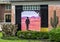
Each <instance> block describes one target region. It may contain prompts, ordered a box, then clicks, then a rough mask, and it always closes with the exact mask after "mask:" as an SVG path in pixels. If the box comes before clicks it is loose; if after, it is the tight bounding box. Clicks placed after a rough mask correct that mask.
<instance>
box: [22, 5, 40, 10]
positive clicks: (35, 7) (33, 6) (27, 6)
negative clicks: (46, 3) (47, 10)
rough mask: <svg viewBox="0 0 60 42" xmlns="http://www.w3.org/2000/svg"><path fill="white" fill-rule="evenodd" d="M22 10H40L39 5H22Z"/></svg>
mask: <svg viewBox="0 0 60 42" xmlns="http://www.w3.org/2000/svg"><path fill="white" fill-rule="evenodd" d="M23 10H40V5H23Z"/></svg>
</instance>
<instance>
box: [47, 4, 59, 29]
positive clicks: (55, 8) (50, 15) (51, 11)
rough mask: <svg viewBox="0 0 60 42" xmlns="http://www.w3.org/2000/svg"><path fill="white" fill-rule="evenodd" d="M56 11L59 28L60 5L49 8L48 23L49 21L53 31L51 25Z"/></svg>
mask: <svg viewBox="0 0 60 42" xmlns="http://www.w3.org/2000/svg"><path fill="white" fill-rule="evenodd" d="M54 10H56V15H57V16H58V17H59V23H58V26H59V25H60V5H49V7H48V14H49V15H48V21H49V23H48V24H49V28H50V29H51V28H52V27H51V24H50V19H51V17H53V15H54Z"/></svg>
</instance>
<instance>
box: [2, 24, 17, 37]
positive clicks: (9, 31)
mask: <svg viewBox="0 0 60 42" xmlns="http://www.w3.org/2000/svg"><path fill="white" fill-rule="evenodd" d="M16 31H17V25H13V24H3V25H2V34H3V37H9V36H15V33H16Z"/></svg>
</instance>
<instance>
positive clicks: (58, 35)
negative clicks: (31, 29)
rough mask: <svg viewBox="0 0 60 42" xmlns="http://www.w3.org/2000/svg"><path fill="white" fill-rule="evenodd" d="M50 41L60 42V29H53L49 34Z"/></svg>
mask: <svg viewBox="0 0 60 42" xmlns="http://www.w3.org/2000/svg"><path fill="white" fill-rule="evenodd" d="M49 39H50V41H51V42H60V28H57V29H52V30H51V31H50V32H49Z"/></svg>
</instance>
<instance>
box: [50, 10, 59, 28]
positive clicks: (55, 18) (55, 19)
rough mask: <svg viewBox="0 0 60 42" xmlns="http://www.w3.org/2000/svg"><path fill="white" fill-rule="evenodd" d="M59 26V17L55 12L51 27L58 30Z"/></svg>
mask: <svg viewBox="0 0 60 42" xmlns="http://www.w3.org/2000/svg"><path fill="white" fill-rule="evenodd" d="M57 24H58V17H57V16H56V10H55V11H54V17H53V18H52V17H51V26H52V27H53V28H56V27H57Z"/></svg>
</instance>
